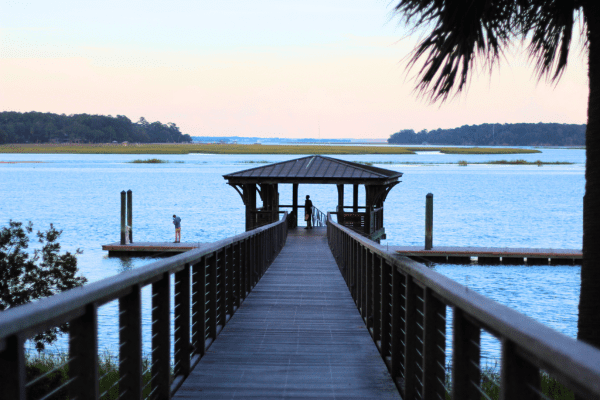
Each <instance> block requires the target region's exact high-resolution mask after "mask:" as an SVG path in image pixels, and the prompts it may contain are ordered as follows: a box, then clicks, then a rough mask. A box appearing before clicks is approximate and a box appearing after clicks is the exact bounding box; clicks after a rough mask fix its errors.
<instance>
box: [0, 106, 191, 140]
mask: <svg viewBox="0 0 600 400" xmlns="http://www.w3.org/2000/svg"><path fill="white" fill-rule="evenodd" d="M113 141H117V142H125V141H127V142H135V143H181V142H191V141H192V138H191V137H190V135H183V134H182V133H181V132H180V131H179V128H178V127H177V125H175V124H174V123H172V122H169V123H167V124H162V123H160V122H153V123H150V122H148V121H146V119H145V118H144V117H142V118H140V120H139V121H138V122H131V120H130V119H129V118H127V117H126V116H124V115H117V116H116V117H113V116H110V115H108V116H106V115H89V114H74V115H65V114H60V115H59V114H52V113H41V112H26V113H20V112H8V111H7V112H1V113H0V144H6V143H51V142H54V143H68V142H71V143H77V142H79V143H110V142H113Z"/></svg>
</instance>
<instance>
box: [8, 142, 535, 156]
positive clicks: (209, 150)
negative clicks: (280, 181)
mask: <svg viewBox="0 0 600 400" xmlns="http://www.w3.org/2000/svg"><path fill="white" fill-rule="evenodd" d="M415 151H439V152H442V153H445V154H526V153H540V151H539V150H533V149H516V148H490V147H466V148H456V147H395V146H387V145H382V146H322V145H289V146H288V145H285V146H284V145H260V144H250V145H244V144H206V143H202V144H187V143H186V144H129V145H128V146H122V145H118V144H106V143H105V144H9V145H3V146H0V153H26V154H29V153H33V154H36V153H38V154H39V153H58V154H62V153H64V154H190V153H203V154H306V155H309V154H331V155H336V154H337V155H342V154H407V155H408V154H415Z"/></svg>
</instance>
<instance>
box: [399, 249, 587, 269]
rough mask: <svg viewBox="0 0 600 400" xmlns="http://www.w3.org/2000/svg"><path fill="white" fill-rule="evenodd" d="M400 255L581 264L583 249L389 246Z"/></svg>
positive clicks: (442, 259)
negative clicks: (428, 248) (429, 248)
mask: <svg viewBox="0 0 600 400" xmlns="http://www.w3.org/2000/svg"><path fill="white" fill-rule="evenodd" d="M389 250H393V251H395V252H397V253H398V254H401V255H403V256H407V257H414V258H415V259H416V260H417V261H420V259H427V260H431V261H435V262H444V260H445V261H448V262H459V263H462V262H463V261H465V260H467V261H466V262H469V261H468V259H469V258H471V257H477V259H478V261H479V263H481V262H482V261H483V262H484V263H485V262H490V261H497V262H500V258H501V257H502V262H506V263H509V264H510V263H514V262H517V261H518V260H520V262H524V259H527V263H528V264H537V265H539V264H544V263H545V264H548V260H550V262H551V263H565V262H566V263H570V264H572V263H575V264H578V263H579V264H580V263H581V259H582V257H583V254H582V252H581V250H572V249H528V248H509V247H450V246H435V247H433V249H431V250H425V249H423V247H421V246H389Z"/></svg>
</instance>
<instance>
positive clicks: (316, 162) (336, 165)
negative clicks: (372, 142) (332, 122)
mask: <svg viewBox="0 0 600 400" xmlns="http://www.w3.org/2000/svg"><path fill="white" fill-rule="evenodd" d="M401 176H402V172H396V171H391V170H389V169H384V168H377V167H372V166H370V165H363V164H359V163H354V162H350V161H344V160H338V159H336V158H331V157H325V156H316V155H315V156H308V157H302V158H297V159H295V160H289V161H282V162H278V163H274V164H269V165H265V166H262V167H256V168H250V169H246V170H244V171H238V172H234V173H231V174H227V175H223V178H225V179H226V180H228V181H229V182H228V183H229V184H233V185H235V184H244V183H334V184H365V185H370V184H371V185H386V184H389V183H394V182H398V178H400V177H401Z"/></svg>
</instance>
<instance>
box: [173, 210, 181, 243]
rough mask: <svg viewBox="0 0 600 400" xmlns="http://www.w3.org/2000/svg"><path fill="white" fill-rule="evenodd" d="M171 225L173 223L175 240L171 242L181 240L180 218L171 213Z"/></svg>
mask: <svg viewBox="0 0 600 400" xmlns="http://www.w3.org/2000/svg"><path fill="white" fill-rule="evenodd" d="M173 225H175V241H174V242H173V243H179V242H181V218H179V217H178V216H177V215H175V214H173Z"/></svg>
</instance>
